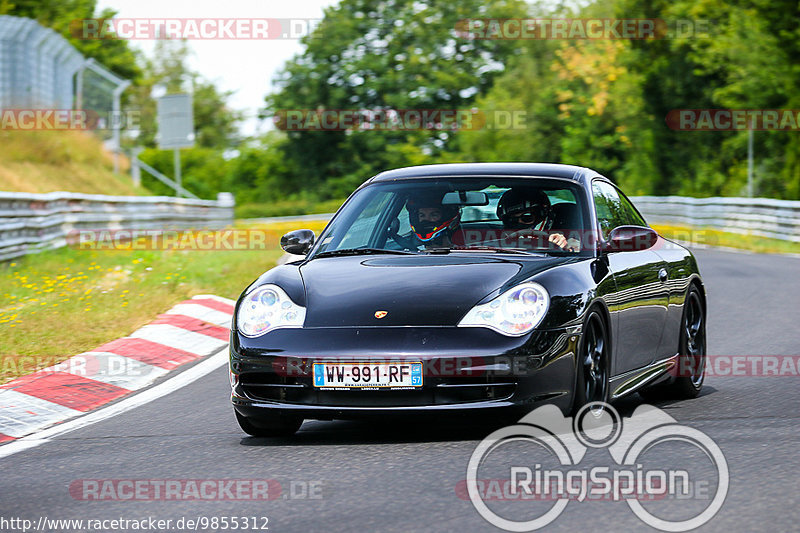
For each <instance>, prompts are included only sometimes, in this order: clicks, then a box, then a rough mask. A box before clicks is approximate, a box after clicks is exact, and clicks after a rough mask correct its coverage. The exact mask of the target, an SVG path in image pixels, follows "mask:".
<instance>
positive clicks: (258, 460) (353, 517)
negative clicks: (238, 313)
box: [0, 250, 800, 532]
mask: <svg viewBox="0 0 800 533" xmlns="http://www.w3.org/2000/svg"><path fill="white" fill-rule="evenodd" d="M695 254H696V256H697V258H698V261H699V264H700V268H701V272H702V274H703V276H704V280H705V283H706V287H707V291H708V298H709V320H708V345H709V353H710V354H712V355H795V356H796V355H798V354H800V327H799V326H798V324H799V323H800V320H798V318H800V313H798V308H797V305H798V302H800V279H798V274H800V258H796V257H786V256H774V255H753V254H743V253H732V252H727V251H720V250H695ZM247 281H248V280H242V285H244V284H245V283H246V282H247ZM795 360H796V359H795ZM726 368H727V367H726ZM798 385H800V377H798V376H797V375H794V376H792V375H786V376H781V377H776V376H739V377H730V376H723V375H719V376H711V377H709V378H708V379H707V380H706V385H705V388H704V390H703V393H702V395H701V396H700V397H699V398H697V399H695V400H691V401H683V402H674V403H661V404H658V407H660V408H662V409H664V410H665V411H667V413H669V414H670V415H671V416H672V417H674V418H675V419H676V420H677V421H678V422H680V423H681V424H685V425H688V426H691V427H693V428H696V429H698V430H700V431H702V432H704V433H705V434H707V435H708V436H709V437H711V438H712V439H713V440H714V441H715V442H716V443H717V444H718V445H719V447H720V448H721V449H722V451H723V452H724V455H725V457H726V459H727V464H728V468H729V471H730V488H729V491H728V495H727V499H726V500H725V503H724V505H723V506H722V508H721V510H720V511H719V512H718V513H717V515H716V516H715V517H714V518H713V519H712V520H711V521H710V522H708V523H707V524H705V525H704V526H702V527H701V528H700V530H707V531H727V532H732V531H747V532H749V531H761V530H765V529H769V530H771V531H796V530H797V527H798V523H800V510H799V506H798V502H800V497H798V491H797V487H798V482H797V470H798V467H800V459H798V454H799V453H800V452H799V450H800V429H799V428H798V422H799V421H800V419H799V416H800V415H799V414H798V413H799V411H798V406H800V387H799V386H798ZM228 396H229V385H228V376H227V368H226V367H220V368H218V369H217V370H215V371H214V372H212V373H210V374H208V375H206V376H204V377H203V378H201V379H199V380H197V381H195V382H194V383H192V384H190V385H188V386H186V387H184V388H182V389H180V390H177V391H176V392H174V393H171V394H169V395H167V396H164V397H162V398H160V399H157V400H155V401H153V402H150V403H148V404H146V405H143V406H141V407H138V408H135V409H133V410H131V411H128V412H126V413H123V414H121V415H119V416H116V417H114V418H111V419H108V420H105V421H102V422H99V423H96V424H94V425H91V426H88V427H84V428H81V429H78V430H75V431H72V432H70V433H67V434H64V435H61V436H58V437H56V438H54V439H53V440H52V441H50V442H46V443H44V444H42V445H41V446H37V447H35V448H31V449H28V450H24V451H22V452H19V453H16V454H14V455H11V456H8V457H5V458H2V459H0V472H2V476H0V515H2V516H3V517H6V518H8V517H18V518H21V519H29V520H32V521H33V523H34V524H38V523H39V520H40V518H42V517H46V518H47V520H53V519H61V520H63V519H71V518H72V519H82V520H89V519H95V520H97V519H107V520H112V519H119V518H122V519H145V518H148V517H149V518H154V519H156V520H164V521H166V520H172V526H171V527H170V528H168V529H167V530H171V531H177V530H180V529H179V527H178V526H177V525H176V524H177V523H178V521H179V520H180V519H182V518H183V519H184V522H183V527H184V529H186V520H187V519H192V520H197V519H198V518H202V517H206V519H211V518H213V517H217V518H218V519H219V518H221V517H250V518H257V519H258V520H257V528H252V527H248V529H250V530H263V529H262V526H265V525H266V526H268V528H269V529H268V530H269V531H274V532H283V531H297V532H308V531H364V532H366V531H403V532H406V531H422V530H426V531H459V532H467V531H477V530H480V531H498V529H496V528H495V527H494V526H492V525H490V524H489V523H488V522H486V521H485V520H484V519H483V518H482V517H481V516H480V515H479V514H478V512H477V511H476V510H475V508H474V507H473V505H472V504H471V502H470V501H469V500H467V499H464V498H463V497H460V496H459V493H458V492H457V490H456V488H457V486H458V484H459V482H460V481H463V480H464V479H465V475H466V467H467V463H468V461H469V458H470V455H471V454H472V451H473V449H474V448H475V446H476V445H477V444H478V442H479V441H480V440H481V439H483V438H484V437H485V436H486V435H487V434H489V433H490V432H491V431H493V430H494V429H497V428H498V427H500V426H499V425H498V423H497V421H485V420H484V421H470V420H460V421H450V420H434V421H423V422H420V421H418V420H399V421H381V422H380V423H376V422H360V421H359V422H349V421H334V422H317V421H312V422H306V423H305V424H304V425H303V427H302V428H301V430H300V432H299V433H298V434H297V435H296V436H295V437H294V438H292V439H256V438H251V437H247V436H245V434H244V433H242V431H241V430H240V429H239V427H238V426H237V424H236V421H235V420H234V417H233V412H232V408H231V406H230V402H229V398H228ZM642 402H643V400H642V399H641V397H640V396H639V395H633V396H631V397H629V398H627V399H625V400H623V401H621V402H618V405H617V408H618V409H619V411H620V413H622V414H623V415H624V416H630V414H631V413H632V412H633V410H634V409H635V408H636V406H637V405H639V404H640V403H642ZM686 453H689V452H686V450H685V449H683V448H681V447H680V445H679V444H676V445H675V446H674V447H673V448H669V447H668V448H665V449H664V451H663V452H662V453H660V454H659V456H658V459H657V460H658V461H662V462H665V463H674V464H679V463H681V461H682V460H683V459H684V458H685V457H686V455H685V454H686ZM525 460H527V461H528V462H529V463H530V462H533V461H536V459H535V458H533V459H531V458H530V457H528V458H527V459H525ZM693 460H697V461H701V460H702V458H701V457H693ZM611 463H612V460H611V458H610V456H609V455H608V453H607V451H605V450H590V452H589V453H587V455H586V457H585V458H584V459H583V466H586V465H589V466H591V465H608V464H611ZM506 475H507V472H506ZM85 479H92V480H165V479H173V480H189V479H193V480H219V479H222V480H234V479H272V480H276V481H277V482H278V483H280V485H281V487H282V488H281V491H280V494H279V495H278V498H277V499H275V500H271V501H252V500H249V501H248V500H245V501H237V500H235V499H233V500H231V499H223V500H215V501H174V500H167V499H164V498H161V499H157V500H155V501H131V500H113V499H111V500H108V499H106V500H103V501H85V500H83V499H82V496H81V493H80V490H76V489H75V488H76V487H80V486H81V485H80V483H81V481H80V480H85ZM71 486H72V487H73V492H72V493H71V492H70V487H71ZM698 494H699V492H698ZM699 502H700V503H699ZM541 504H542V503H541V502H538V505H541ZM528 505H532V504H530V503H526V502H520V501H514V502H500V503H498V507H497V508H498V509H508V512H509V513H511V514H512V515H514V516H516V517H517V518H518V519H522V518H524V517H526V512H527V511H531V510H532V509H533V507H526V506H528ZM665 505H667V506H666V507H664V508H662V509H661V511H662V513H661V514H662V517H665V518H669V517H670V516H678V515H680V513H681V512H687V509H688V510H691V508H693V506H694V507H696V506H698V505H702V498H701V496H698V497H697V498H694V499H691V500H689V501H685V502H671V503H669V504H665ZM534 514H535V513H534ZM534 514H530V513H529V514H528V515H527V518H531V517H533V516H534ZM260 517H267V518H268V522H267V521H266V520H263V519H261V518H260ZM240 524H241V522H240ZM105 525H106V527H107V528H108V529H107V530H112V526H113V525H114V524H113V523H111V522H106V524H105ZM250 525H252V522H251V523H250ZM577 528H582V529H586V528H589V529H591V530H597V531H608V530H612V529H615V530H623V531H627V530H649V531H653V529H652V528H651V527H650V526H648V525H645V524H644V523H643V522H642V521H641V520H640V519H639V518H637V517H636V516H635V515H634V513H633V512H631V510H630V509H629V508H628V505H627V504H626V503H625V502H623V501H616V502H615V501H583V502H577V501H576V502H570V503H569V505H567V507H566V509H565V510H564V511H563V513H562V514H561V515H560V516H559V517H558V518H557V519H556V520H555V521H554V522H553V523H552V524H551V525H550V526H549V527H548V528H547V530H548V531H575V530H576V529H577ZM53 529H59V528H56V527H53V526H52V525H51V527H50V530H53ZM60 529H61V530H64V531H71V530H73V531H74V530H79V529H70V528H68V527H63V526H62V528H60ZM214 529H215V528H212V527H207V528H203V527H198V530H201V531H202V530H206V531H209V530H214ZM216 529H217V530H224V529H225V528H224V527H223V526H222V525H221V524H220V523H218V525H217V527H216ZM228 529H231V530H232V529H233V528H232V527H231V526H230V525H229V527H228ZM3 530H4V531H11V530H13V529H11V528H5V529H3ZM82 530H89V528H88V527H87V526H86V525H85V524H84V527H83V529H82ZM129 530H130V528H129Z"/></svg>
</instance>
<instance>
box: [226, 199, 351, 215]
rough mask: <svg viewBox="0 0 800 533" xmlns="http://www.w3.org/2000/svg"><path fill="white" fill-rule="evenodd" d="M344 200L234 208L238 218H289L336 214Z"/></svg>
mask: <svg viewBox="0 0 800 533" xmlns="http://www.w3.org/2000/svg"><path fill="white" fill-rule="evenodd" d="M343 203H344V200H325V201H323V202H312V201H309V200H283V201H281V202H272V203H263V204H260V203H248V204H242V205H237V206H236V207H235V208H234V211H235V214H236V218H267V217H289V216H297V215H315V214H319V213H335V212H336V211H337V210H338V209H339V207H341V205H342V204H343Z"/></svg>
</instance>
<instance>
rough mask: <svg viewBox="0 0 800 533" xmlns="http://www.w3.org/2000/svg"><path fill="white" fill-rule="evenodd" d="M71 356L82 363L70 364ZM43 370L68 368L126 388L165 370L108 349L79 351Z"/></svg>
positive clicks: (140, 385) (141, 384)
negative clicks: (80, 352)
mask: <svg viewBox="0 0 800 533" xmlns="http://www.w3.org/2000/svg"><path fill="white" fill-rule="evenodd" d="M75 360H77V361H78V362H81V363H82V364H80V365H76V364H71V362H72V361H75ZM192 360H194V358H192ZM45 370H51V371H61V372H68V373H70V374H75V375H77V376H83V377H87V378H90V379H94V380H97V381H102V382H103V383H108V384H110V385H116V386H117V387H122V388H124V389H128V390H139V389H142V388H144V387H145V386H147V385H149V384H150V383H152V382H153V381H155V380H156V379H158V378H160V377H161V376H163V375H164V374H166V373H167V372H168V370H167V369H166V368H161V367H159V366H154V365H149V364H147V363H143V362H142V361H139V360H137V359H135V358H133V357H125V356H124V355H118V354H115V353H109V352H86V353H82V354H80V355H76V356H75V357H72V358H70V359H68V360H67V361H65V362H63V363H58V364H57V365H55V366H53V367H50V368H46V369H45Z"/></svg>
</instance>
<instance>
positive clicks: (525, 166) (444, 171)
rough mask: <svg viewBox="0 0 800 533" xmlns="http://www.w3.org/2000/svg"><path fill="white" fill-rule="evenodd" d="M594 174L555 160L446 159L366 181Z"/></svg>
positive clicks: (578, 178) (578, 177)
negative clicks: (465, 160) (460, 160)
mask: <svg viewBox="0 0 800 533" xmlns="http://www.w3.org/2000/svg"><path fill="white" fill-rule="evenodd" d="M596 175H599V174H598V173H597V172H594V171H593V170H590V169H588V168H585V167H579V166H575V165H561V164H556V163H449V164H440V165H421V166H416V167H405V168H398V169H394V170H387V171H385V172H381V173H380V174H378V175H377V176H375V177H373V178H372V179H370V180H369V182H377V181H392V180H403V179H412V178H427V177H438V176H458V177H469V176H475V177H485V176H529V177H548V178H568V179H573V180H575V181H577V182H580V183H585V179H586V178H587V177H589V176H596Z"/></svg>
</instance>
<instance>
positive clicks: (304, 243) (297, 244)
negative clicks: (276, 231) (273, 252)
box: [281, 229, 315, 255]
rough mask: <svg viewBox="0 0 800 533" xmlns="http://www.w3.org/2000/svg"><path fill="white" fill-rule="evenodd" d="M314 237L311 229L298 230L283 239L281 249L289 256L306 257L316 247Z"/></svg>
mask: <svg viewBox="0 0 800 533" xmlns="http://www.w3.org/2000/svg"><path fill="white" fill-rule="evenodd" d="M314 237H315V235H314V232H313V231H311V230H310V229H296V230H294V231H290V232H289V233H287V234H286V235H284V236H283V237H281V248H283V251H284V252H286V253H287V254H292V255H305V254H307V253H308V251H309V250H310V249H311V247H312V246H313V245H314Z"/></svg>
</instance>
